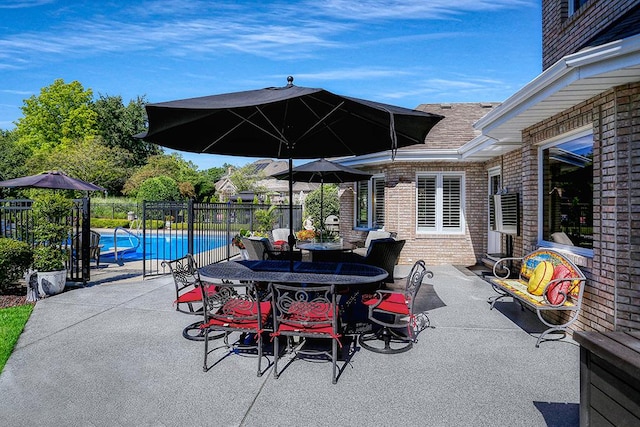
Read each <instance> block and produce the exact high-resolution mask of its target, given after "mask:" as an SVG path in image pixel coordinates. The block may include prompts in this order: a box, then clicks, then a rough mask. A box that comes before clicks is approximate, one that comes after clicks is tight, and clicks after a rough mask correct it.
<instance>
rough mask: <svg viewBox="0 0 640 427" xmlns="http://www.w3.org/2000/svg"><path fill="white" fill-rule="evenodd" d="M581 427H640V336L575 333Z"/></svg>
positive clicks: (619, 333) (634, 334)
mask: <svg viewBox="0 0 640 427" xmlns="http://www.w3.org/2000/svg"><path fill="white" fill-rule="evenodd" d="M573 338H574V340H575V341H576V342H578V343H579V344H580V425H581V426H589V425H591V426H593V425H616V426H623V425H625V426H626V425H628V426H632V425H634V426H636V425H640V332H604V333H603V332H575V333H574V336H573Z"/></svg>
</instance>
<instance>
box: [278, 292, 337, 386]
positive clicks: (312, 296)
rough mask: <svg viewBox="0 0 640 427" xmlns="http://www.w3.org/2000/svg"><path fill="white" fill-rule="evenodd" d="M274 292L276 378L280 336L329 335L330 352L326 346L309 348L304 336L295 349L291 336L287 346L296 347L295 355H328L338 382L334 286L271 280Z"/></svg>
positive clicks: (312, 357)
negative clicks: (298, 284) (306, 345)
mask: <svg viewBox="0 0 640 427" xmlns="http://www.w3.org/2000/svg"><path fill="white" fill-rule="evenodd" d="M271 294H272V298H273V299H272V301H273V333H272V336H273V337H274V366H273V374H274V378H278V377H279V375H280V373H281V371H279V370H278V359H279V340H278V337H279V336H286V337H303V338H327V339H330V340H331V352H329V351H328V350H324V349H317V348H314V349H311V348H306V347H305V342H306V340H302V341H301V343H300V344H299V345H298V346H297V347H296V348H295V349H292V347H291V342H290V340H288V341H287V343H288V344H287V350H293V353H294V358H297V357H300V358H310V359H311V360H314V361H317V360H318V358H319V357H323V358H325V357H326V358H328V359H329V360H331V363H332V367H333V374H332V383H333V384H335V383H336V382H337V361H338V346H340V347H342V344H341V343H340V334H339V333H338V318H339V316H338V309H337V305H336V294H335V286H334V285H327V286H305V287H300V286H288V285H282V284H277V283H272V284H271ZM305 356H306V357H305ZM291 361H293V359H292V360H291ZM289 363H291V362H289Z"/></svg>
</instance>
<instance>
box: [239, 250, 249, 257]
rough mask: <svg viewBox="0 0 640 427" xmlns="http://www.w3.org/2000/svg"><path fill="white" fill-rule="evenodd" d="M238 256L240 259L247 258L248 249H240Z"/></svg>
mask: <svg viewBox="0 0 640 427" xmlns="http://www.w3.org/2000/svg"><path fill="white" fill-rule="evenodd" d="M240 256H241V257H242V259H249V251H247V250H246V249H240Z"/></svg>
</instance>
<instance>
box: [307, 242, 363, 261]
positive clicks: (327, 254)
mask: <svg viewBox="0 0 640 427" xmlns="http://www.w3.org/2000/svg"><path fill="white" fill-rule="evenodd" d="M296 246H297V247H298V249H302V250H305V251H309V252H310V253H311V261H312V262H323V261H336V262H339V261H342V260H343V258H344V256H343V255H344V254H345V253H349V252H353V250H354V249H355V248H356V246H355V245H354V244H352V243H349V242H345V241H341V242H313V243H298V244H296Z"/></svg>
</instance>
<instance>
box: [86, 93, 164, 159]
mask: <svg viewBox="0 0 640 427" xmlns="http://www.w3.org/2000/svg"><path fill="white" fill-rule="evenodd" d="M145 103H146V100H145V98H144V97H137V98H136V99H135V100H131V101H129V104H127V105H126V106H125V105H124V103H123V101H122V97H121V96H107V95H104V96H103V95H100V97H99V98H98V99H97V100H96V101H95V102H94V103H93V110H94V111H95V112H96V115H97V129H98V133H99V135H100V136H101V137H102V140H103V141H104V144H105V145H106V146H108V147H111V148H116V147H118V148H122V149H125V150H127V151H129V152H130V153H131V154H132V156H131V157H130V158H129V159H130V166H134V167H135V166H143V165H144V164H146V162H147V159H148V158H149V157H151V156H156V155H159V154H162V149H161V148H160V147H158V146H157V145H156V144H152V143H150V142H145V141H143V140H142V139H139V138H134V135H136V134H138V133H140V132H142V131H144V130H145V123H146V119H147V115H146V112H145V109H144V104H145Z"/></svg>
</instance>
